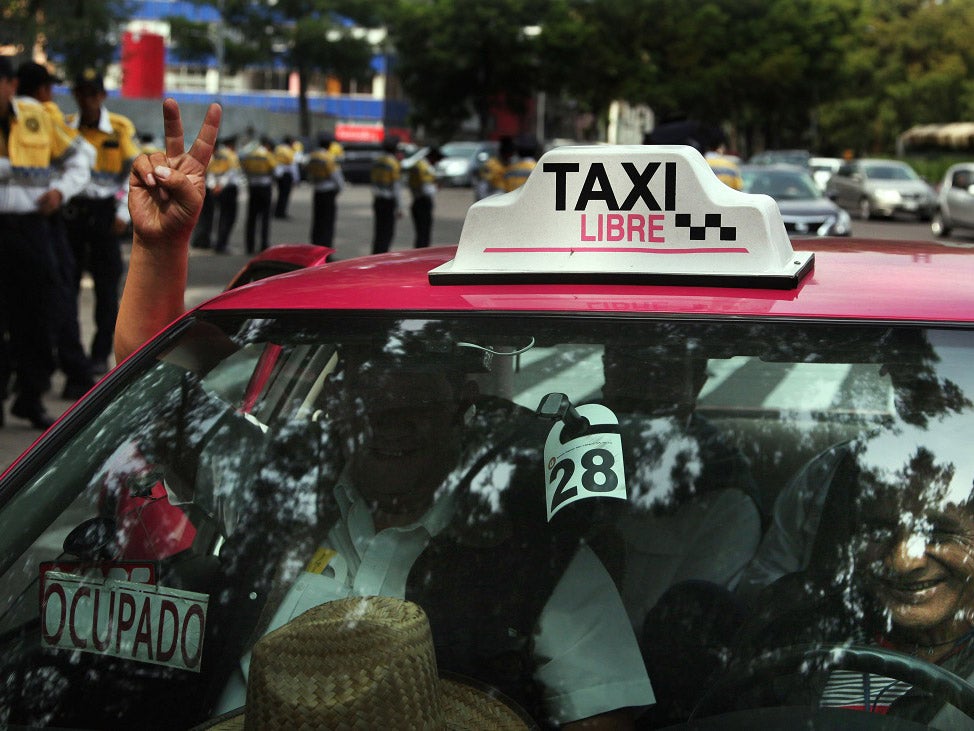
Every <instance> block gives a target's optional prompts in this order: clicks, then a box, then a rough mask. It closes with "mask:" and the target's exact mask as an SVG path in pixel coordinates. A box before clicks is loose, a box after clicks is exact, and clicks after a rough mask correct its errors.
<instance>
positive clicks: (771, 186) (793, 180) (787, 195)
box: [744, 170, 822, 201]
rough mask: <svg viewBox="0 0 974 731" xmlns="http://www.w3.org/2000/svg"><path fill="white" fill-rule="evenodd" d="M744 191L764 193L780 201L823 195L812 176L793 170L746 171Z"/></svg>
mask: <svg viewBox="0 0 974 731" xmlns="http://www.w3.org/2000/svg"><path fill="white" fill-rule="evenodd" d="M744 192H745V193H764V194H765V195H770V196H771V197H772V198H774V199H775V200H780V201H786V200H803V199H808V198H821V197H822V193H821V191H820V190H819V188H818V186H817V185H815V181H813V180H812V179H811V177H810V176H808V175H806V174H803V173H800V172H797V171H791V170H757V171H750V172H749V171H745V172H744Z"/></svg>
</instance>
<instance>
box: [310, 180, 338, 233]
mask: <svg viewBox="0 0 974 731" xmlns="http://www.w3.org/2000/svg"><path fill="white" fill-rule="evenodd" d="M336 198H338V190H316V191H315V194H314V199H313V200H312V204H311V205H312V208H311V243H312V244H317V245H318V246H331V245H332V242H333V241H334V240H335V199H336Z"/></svg>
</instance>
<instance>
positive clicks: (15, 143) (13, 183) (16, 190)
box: [0, 56, 89, 429]
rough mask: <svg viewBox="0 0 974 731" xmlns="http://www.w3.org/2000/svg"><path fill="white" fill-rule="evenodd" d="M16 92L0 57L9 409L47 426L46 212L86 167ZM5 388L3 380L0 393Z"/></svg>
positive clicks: (1, 308)
mask: <svg viewBox="0 0 974 731" xmlns="http://www.w3.org/2000/svg"><path fill="white" fill-rule="evenodd" d="M16 90H17V77H16V74H15V73H14V67H13V63H12V62H11V60H10V58H9V57H6V56H0V320H3V321H5V323H6V327H7V328H8V329H9V336H10V349H11V352H12V354H13V357H14V362H13V364H12V368H13V370H14V371H15V372H16V375H17V389H18V391H17V398H16V399H15V400H14V403H13V404H12V406H11V408H10V413H11V414H13V415H14V416H17V417H19V418H22V419H26V420H27V421H29V422H30V424H31V425H32V426H34V427H35V428H38V429H46V428H47V427H49V426H50V425H51V423H52V421H53V420H52V419H51V417H50V416H49V415H48V413H47V411H46V410H45V408H44V404H43V402H42V400H41V396H42V395H43V393H44V391H45V390H46V389H47V388H48V384H49V377H50V373H51V370H52V368H53V329H52V328H53V321H52V314H51V313H52V310H51V306H52V304H51V303H52V298H53V297H54V294H55V291H56V288H57V286H58V270H57V264H56V261H55V254H54V249H53V243H52V239H51V234H50V222H49V220H48V216H49V215H50V214H52V213H53V212H54V211H56V210H57V209H58V208H59V207H60V206H61V204H62V203H63V202H64V201H65V200H67V199H68V198H70V197H71V196H72V195H74V194H75V193H76V192H77V191H79V190H80V189H81V188H82V187H84V185H85V183H86V181H87V179H88V174H89V173H88V164H87V160H85V159H84V157H83V156H82V155H81V154H79V152H78V149H79V148H78V146H77V145H75V144H73V142H72V140H71V138H70V137H69V136H68V135H67V134H65V132H64V130H63V129H62V128H60V127H59V126H58V125H57V124H56V123H55V121H54V120H53V119H52V118H51V116H50V115H49V114H48V113H47V112H46V111H45V110H44V107H43V106H42V105H41V104H40V102H38V101H37V100H35V99H31V98H29V97H17V98H15V94H16ZM58 166H60V171H59V170H58ZM6 386H7V383H6V379H4V382H3V383H2V384H0V390H2V395H3V396H4V397H6V395H7V394H6ZM0 414H2V410H0ZM0 423H2V417H0Z"/></svg>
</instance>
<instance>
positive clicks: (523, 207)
mask: <svg viewBox="0 0 974 731" xmlns="http://www.w3.org/2000/svg"><path fill="white" fill-rule="evenodd" d="M813 261H814V257H813V255H812V253H811V252H795V251H794V250H793V249H792V246H791V241H790V240H789V238H788V233H787V232H786V230H785V226H784V223H783V221H782V220H781V214H780V212H779V210H778V205H777V203H775V201H774V199H773V198H771V197H770V196H766V195H757V194H750V193H742V192H740V191H737V190H734V189H733V188H730V187H729V186H727V185H725V184H724V183H722V182H721V181H720V180H719V179H718V178H717V176H716V175H715V174H714V172H713V170H712V169H711V167H710V165H709V164H708V163H707V161H706V160H705V159H704V158H703V156H702V155H701V154H700V153H699V152H697V151H696V150H695V149H694V148H692V147H689V146H685V145H603V146H578V147H562V148H556V149H554V150H551V151H550V152H548V153H546V154H545V155H544V156H542V157H541V159H540V160H539V161H538V164H537V166H536V167H535V169H534V170H533V171H532V172H531V175H530V176H529V177H528V180H527V181H526V182H525V184H524V185H523V186H522V187H521V188H519V189H518V190H515V191H513V192H511V193H506V194H504V195H498V196H493V197H490V198H485V199H483V200H481V201H478V202H477V203H475V204H474V205H472V206H471V207H470V210H469V211H468V213H467V218H466V221H465V222H464V226H463V231H462V232H461V234H460V242H459V245H458V247H457V253H456V256H455V257H454V258H453V259H452V260H451V261H449V262H447V263H446V264H444V265H442V266H440V267H437V268H436V269H433V270H432V271H431V272H430V273H429V279H430V283H431V284H475V283H485V282H489V283H517V282H534V283H554V282H565V281H571V282H590V283H629V284H680V285H687V286H724V287H763V288H774V289H794V288H796V287H797V286H798V284H799V283H800V282H801V280H802V278H803V277H804V276H805V274H807V273H808V272H809V271H810V270H811V268H812V265H813Z"/></svg>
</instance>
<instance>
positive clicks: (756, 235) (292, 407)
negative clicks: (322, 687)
mask: <svg viewBox="0 0 974 731" xmlns="http://www.w3.org/2000/svg"><path fill="white" fill-rule="evenodd" d="M811 246H813V245H812V244H809V243H801V244H798V243H796V244H794V245H793V244H792V242H791V241H790V240H789V238H788V236H787V233H786V232H785V228H784V225H783V223H782V221H781V218H780V214H779V213H778V209H777V206H776V204H775V203H774V201H773V200H772V199H771V198H769V197H766V196H761V195H751V194H746V193H741V192H738V191H734V190H731V189H730V188H728V187H726V186H723V185H722V184H721V183H720V182H719V181H718V180H717V179H716V177H714V175H713V173H712V172H711V171H710V168H709V166H708V165H707V163H706V162H705V161H704V159H703V158H702V157H701V156H700V155H699V154H698V153H696V152H695V151H693V150H692V149H690V148H685V147H679V146H663V147H647V146H639V147H625V146H621V147H594V148H585V147H574V148H558V149H556V150H553V151H551V152H549V153H547V154H546V155H545V156H544V157H542V158H541V160H540V161H539V164H538V167H537V169H536V170H535V171H534V172H533V173H532V175H531V177H530V179H529V180H528V181H527V183H526V184H525V186H524V187H523V188H521V189H520V190H519V191H516V192H514V193H510V194H507V195H503V196H496V197H493V198H488V199H486V200H484V201H481V202H479V203H477V204H475V205H474V206H473V207H472V208H471V210H470V212H469V214H468V217H467V220H466V223H465V226H464V229H463V233H462V236H461V240H460V242H459V244H458V246H457V247H450V248H433V249H425V250H417V251H410V252H396V253H390V254H386V255H381V256H376V257H363V258H360V259H352V260H347V261H341V262H337V263H329V264H323V265H320V266H315V267H312V268H307V269H301V270H300V271H294V272H291V273H289V274H287V275H285V276H281V277H271V278H269V279H264V280H262V281H259V282H255V283H253V284H247V285H245V286H239V287H235V288H233V289H230V290H229V291H227V292H225V293H223V294H222V295H220V296H218V297H216V298H215V299H213V300H211V301H209V302H207V303H205V304H203V305H201V306H200V307H198V308H196V309H194V310H193V311H191V312H189V313H188V314H186V315H185V316H184V317H183V318H182V319H180V320H179V321H177V322H176V323H174V324H173V325H172V326H171V327H169V328H168V329H166V330H165V331H164V332H162V333H160V334H159V335H158V336H157V337H155V338H154V339H153V340H152V341H151V342H149V343H148V344H146V345H145V346H144V347H143V348H142V349H141V350H139V351H138V352H137V353H136V354H134V355H133V356H132V357H131V358H129V359H128V360H127V361H126V362H124V363H123V364H121V365H120V367H118V368H117V369H116V370H115V371H113V372H112V373H111V374H110V376H109V377H108V378H106V379H105V380H104V381H103V382H102V383H101V384H100V385H99V386H98V387H97V388H96V389H95V390H93V391H92V392H91V393H90V394H89V395H88V396H87V397H86V398H84V399H82V400H81V401H80V402H79V403H78V404H77V405H76V406H75V407H74V408H72V409H71V410H70V411H69V412H68V413H67V415H66V416H65V417H63V418H62V419H61V420H60V422H59V423H58V424H57V425H56V426H55V427H54V428H52V429H51V430H50V431H49V432H48V433H47V434H45V436H44V437H43V438H42V439H41V440H40V441H39V442H38V443H37V444H35V445H34V446H33V447H32V448H31V449H30V450H29V451H28V452H27V453H26V454H24V455H23V456H22V457H21V458H20V460H19V461H18V462H16V463H15V464H14V465H13V466H12V467H11V468H10V469H9V470H8V471H7V472H6V473H5V474H4V475H3V476H2V478H0V724H2V725H4V726H5V727H11V728H143V729H145V728H165V729H182V728H193V727H196V726H199V725H200V724H206V723H208V722H211V721H212V720H213V719H219V718H223V717H224V715H223V714H235V713H236V714H239V713H243V714H244V715H245V716H246V714H247V713H248V709H251V705H250V704H252V703H253V702H255V701H254V698H256V697H258V696H257V695H256V694H255V695H252V696H250V700H248V684H249V683H252V682H254V681H253V678H254V676H255V675H256V674H257V671H256V668H255V666H256V664H257V663H258V655H257V654H256V653H253V654H252V649H253V648H254V646H255V643H258V645H259V643H260V642H262V641H263V638H268V637H271V636H273V634H274V633H275V632H278V631H279V630H280V628H285V627H287V626H289V623H291V622H292V621H293V620H294V619H295V618H297V617H300V616H302V615H304V614H305V613H306V612H308V611H309V610H313V609H314V608H316V607H320V606H323V605H327V604H328V603H329V602H334V601H338V600H342V599H346V598H348V597H368V596H384V597H393V598H396V599H405V600H407V601H410V602H413V603H415V604H416V605H418V606H419V607H421V608H422V610H423V612H424V613H425V615H426V616H427V617H428V620H429V627H430V629H431V637H432V645H433V647H434V649H435V658H436V664H437V667H438V668H439V672H440V673H441V674H443V675H444V676H447V675H448V676H449V677H451V678H454V679H460V680H461V681H462V682H468V683H470V684H471V685H472V686H476V687H477V688H480V689H487V690H488V691H489V695H490V697H492V698H495V699H501V700H502V701H503V703H504V704H505V705H506V706H507V707H508V708H510V709H515V710H516V714H515V715H516V717H517V718H519V719H521V721H522V722H523V724H524V727H526V728H527V727H531V726H532V724H533V725H534V727H536V728H553V727H565V728H571V727H573V726H576V725H578V724H581V723H584V722H592V723H594V722H596V721H598V722H601V723H604V724H606V726H607V727H616V728H633V727H635V728H658V727H678V728H679V727H687V728H689V727H691V726H692V727H694V728H742V729H743V728H748V729H750V728H755V727H771V728H794V727H796V726H799V725H800V724H810V725H811V726H810V727H821V726H822V725H825V726H829V727H845V728H860V727H862V728H866V727H895V728H901V727H902V728H910V727H922V726H925V725H934V726H939V727H941V728H959V727H962V726H963V725H965V724H966V725H971V724H972V723H974V721H972V720H971V717H970V716H971V715H972V714H974V686H972V685H971V678H972V677H974V588H971V587H974V502H972V500H971V498H972V492H974V450H972V449H970V447H969V442H970V438H969V435H970V434H971V432H972V430H974V369H972V368H971V367H970V363H971V362H972V358H974V295H972V294H971V290H970V288H969V282H970V280H971V279H972V278H974V256H972V255H971V253H970V252H969V251H968V250H965V249H958V248H947V247H942V246H939V245H935V244H934V245H931V244H919V243H910V242H892V243H890V242H868V241H861V240H855V239H852V240H849V239H842V240H838V239H837V240H833V241H829V243H828V245H827V246H824V247H821V248H818V247H816V248H815V249H814V251H813V250H812V249H811V248H810V247H811ZM387 654H388V656H389V663H390V665H391V664H392V663H393V662H394V656H395V650H394V649H393V648H390V649H389V650H388V653H387ZM309 672H311V671H309ZM316 687H317V686H316ZM318 692H320V691H318V690H312V689H311V686H310V685H309V686H308V690H306V691H303V692H302V693H299V694H298V696H299V697H298V699H297V700H296V701H295V703H297V704H299V705H300V704H301V703H302V702H304V700H307V697H308V696H310V695H314V694H315V693H318ZM353 692H354V693H363V694H364V693H367V692H368V689H367V688H364V687H356V688H354V690H353ZM325 702H326V704H327V702H330V701H329V700H328V699H326V701H325ZM241 709H243V710H242V711H241ZM403 712H404V711H403ZM248 720H249V719H248ZM401 720H402V722H403V725H408V723H411V721H409V720H408V719H406V718H403V719H401ZM475 725H476V724H475ZM475 725H474V726H475Z"/></svg>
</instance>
